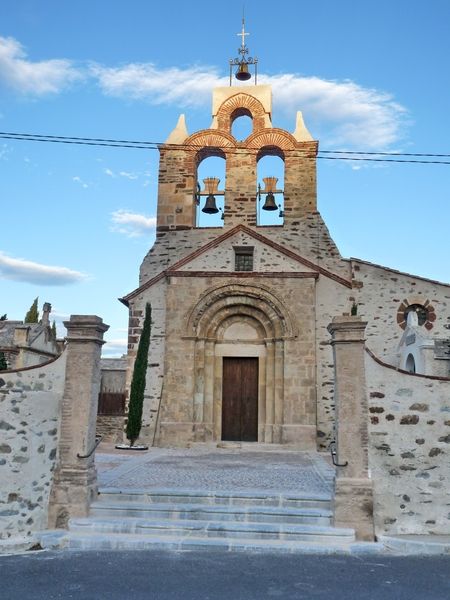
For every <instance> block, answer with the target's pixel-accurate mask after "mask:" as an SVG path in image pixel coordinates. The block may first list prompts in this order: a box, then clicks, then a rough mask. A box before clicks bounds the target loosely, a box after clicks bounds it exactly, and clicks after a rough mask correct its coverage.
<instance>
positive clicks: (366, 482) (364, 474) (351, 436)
mask: <svg viewBox="0 0 450 600" xmlns="http://www.w3.org/2000/svg"><path fill="white" fill-rule="evenodd" d="M366 325H367V322H365V321H362V320H361V318H360V317H356V316H342V317H335V318H334V319H333V321H332V322H331V323H330V325H328V331H329V332H330V333H331V335H332V338H333V339H332V341H331V344H332V346H333V355H334V372H335V388H334V399H335V411H336V449H337V461H338V462H339V463H341V464H342V463H345V462H348V465H347V466H345V467H337V474H336V480H335V525H336V526H338V527H352V528H354V529H355V531H356V537H357V539H360V540H373V539H374V528H373V484H372V481H371V479H370V478H369V473H368V418H369V417H368V403H367V393H366V376H365V367H364V332H365V329H366Z"/></svg>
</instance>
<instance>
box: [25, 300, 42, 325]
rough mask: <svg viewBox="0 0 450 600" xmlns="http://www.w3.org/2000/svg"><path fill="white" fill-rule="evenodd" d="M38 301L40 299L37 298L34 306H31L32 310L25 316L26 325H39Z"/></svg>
mask: <svg viewBox="0 0 450 600" xmlns="http://www.w3.org/2000/svg"><path fill="white" fill-rule="evenodd" d="M38 300H39V298H35V299H34V302H33V304H32V305H31V306H30V310H29V311H28V312H27V314H26V315H25V320H24V322H25V323H39V309H38Z"/></svg>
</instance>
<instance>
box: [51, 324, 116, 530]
mask: <svg viewBox="0 0 450 600" xmlns="http://www.w3.org/2000/svg"><path fill="white" fill-rule="evenodd" d="M64 325H65V326H66V328H67V338H66V339H67V348H66V353H67V363H66V377H65V384H64V395H63V399H62V410H61V424H60V436H59V442H58V459H57V467H56V470H55V475H54V479H53V486H52V490H51V494H50V506H49V527H57V528H64V527H67V522H68V520H69V519H70V518H71V517H84V516H87V514H88V511H89V504H90V501H91V499H92V498H93V497H94V496H95V495H96V493H97V473H96V470H95V464H94V453H92V454H90V456H89V457H87V458H80V456H85V455H87V454H89V453H90V452H91V450H92V449H93V448H94V445H95V426H96V420H97V404H98V394H99V391H100V377H101V372H100V354H101V347H102V345H103V344H104V341H103V334H104V333H105V331H107V330H108V329H109V326H108V325H105V324H104V323H103V321H102V319H100V317H96V316H91V315H87V316H82V315H72V316H71V317H70V321H65V322H64ZM78 455H80V456H78Z"/></svg>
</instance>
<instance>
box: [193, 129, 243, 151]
mask: <svg viewBox="0 0 450 600" xmlns="http://www.w3.org/2000/svg"><path fill="white" fill-rule="evenodd" d="M183 145H184V146H191V147H193V149H194V150H197V149H199V150H200V149H203V148H208V147H215V148H224V149H226V148H235V147H236V140H235V139H234V137H233V136H232V135H230V134H228V133H226V132H224V131H217V130H216V129H202V130H201V131H197V133H193V134H192V135H191V136H189V137H188V138H187V140H186V141H185V142H183Z"/></svg>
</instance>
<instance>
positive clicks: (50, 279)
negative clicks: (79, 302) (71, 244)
mask: <svg viewBox="0 0 450 600" xmlns="http://www.w3.org/2000/svg"><path fill="white" fill-rule="evenodd" d="M87 278H88V276H87V275H86V274H85V273H80V272H79V271H73V270H72V269H68V268H67V267H56V266H50V265H42V264H40V263H36V262H33V261H31V260H25V259H23V258H13V257H11V256H8V255H7V254H5V253H4V252H2V251H0V279H11V280H14V281H22V282H26V283H33V284H40V285H69V284H71V283H79V282H81V281H84V280H86V279H87Z"/></svg>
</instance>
